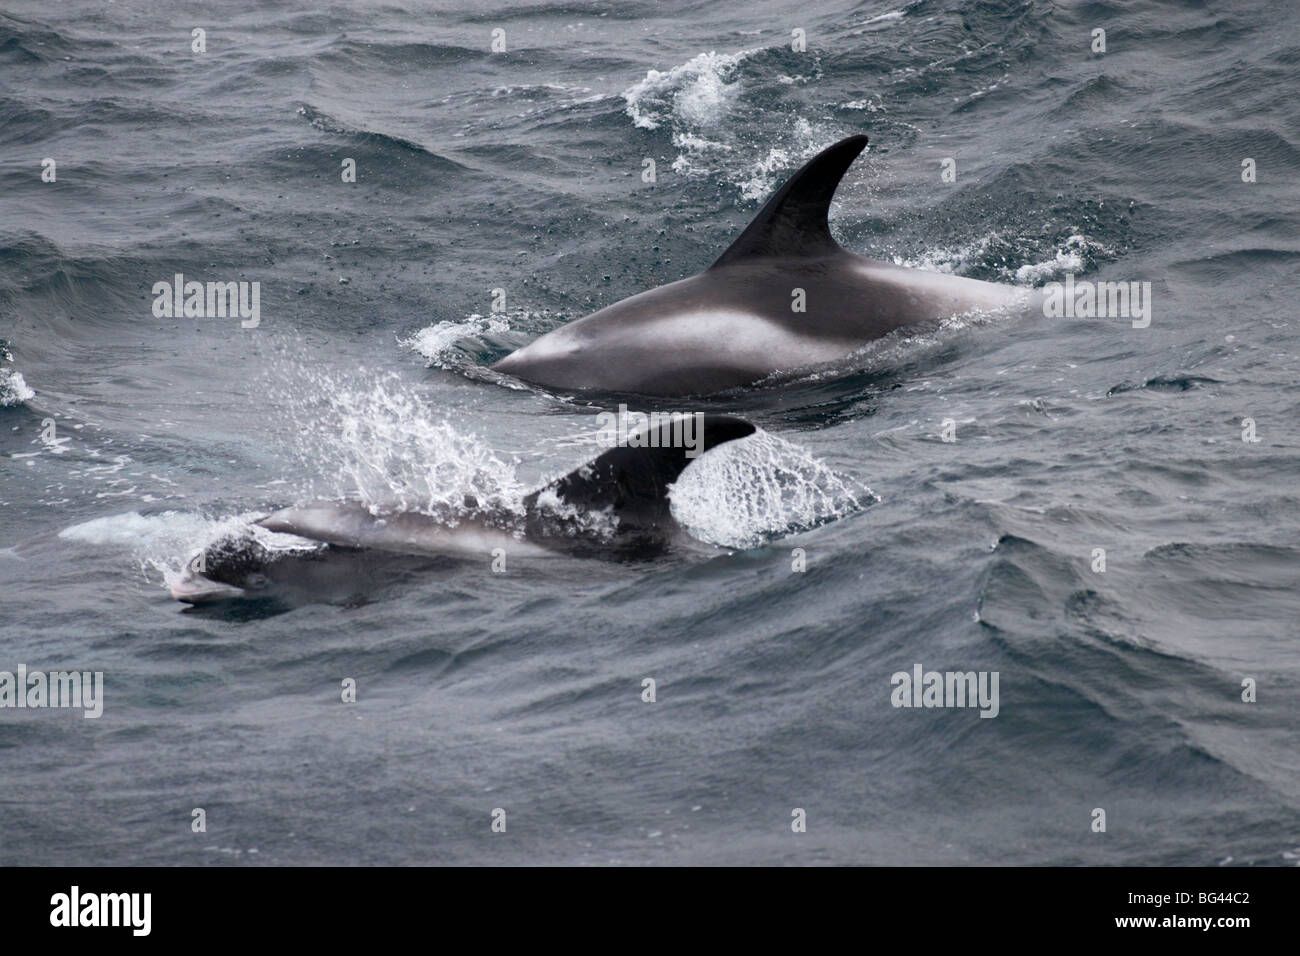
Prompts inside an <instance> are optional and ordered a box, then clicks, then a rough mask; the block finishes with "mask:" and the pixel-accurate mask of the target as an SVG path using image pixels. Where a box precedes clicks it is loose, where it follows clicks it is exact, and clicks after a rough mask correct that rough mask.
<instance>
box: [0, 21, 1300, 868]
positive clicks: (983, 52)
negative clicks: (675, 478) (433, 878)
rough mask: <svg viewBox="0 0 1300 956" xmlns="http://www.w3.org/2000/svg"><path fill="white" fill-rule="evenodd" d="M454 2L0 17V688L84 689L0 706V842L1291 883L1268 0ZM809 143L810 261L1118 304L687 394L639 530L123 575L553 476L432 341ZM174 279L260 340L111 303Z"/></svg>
mask: <svg viewBox="0 0 1300 956" xmlns="http://www.w3.org/2000/svg"><path fill="white" fill-rule="evenodd" d="M464 6H465V5H463V4H452V3H434V4H420V5H409V6H405V7H403V6H400V5H397V4H385V5H372V4H357V5H342V6H340V5H335V6H331V7H328V8H326V9H321V8H319V7H318V6H317V5H312V4H307V3H302V2H298V0H289V2H277V3H272V4H264V5H252V4H250V5H247V6H246V7H244V8H242V9H236V8H231V9H229V10H227V9H225V8H224V7H222V6H218V7H215V8H214V7H211V6H210V5H204V4H197V3H195V4H187V3H170V2H169V3H162V2H153V3H150V2H142V0H120V2H117V3H114V4H107V5H106V4H103V3H99V2H88V0H87V2H83V0H70V2H66V3H61V4H56V5H51V4H35V3H29V2H11V3H9V4H8V5H7V6H6V10H5V12H3V13H0V180H2V184H3V189H2V191H0V209H2V210H3V214H2V215H0V338H3V339H4V349H3V351H4V353H5V354H0V359H3V361H0V369H2V370H3V371H0V402H2V404H0V647H3V653H2V654H0V670H14V669H15V668H16V667H17V665H18V664H20V663H23V664H26V665H27V666H28V667H29V668H31V669H43V670H54V669H62V668H76V669H78V670H89V671H102V672H103V673H104V675H105V687H106V689H105V700H104V713H103V716H102V717H100V718H99V719H94V720H92V719H85V718H83V717H82V715H81V713H80V712H79V711H67V710H31V709H24V710H16V709H3V710H0V779H3V780H4V781H5V783H6V787H5V798H4V799H3V800H2V801H0V832H3V833H4V834H5V836H6V839H5V840H4V842H3V846H0V863H5V864H32V863H60V864H74V863H79V864H107V863H143V864H228V863H240V864H272V865H273V864H318V863H319V864H324V863H331V864H339V863H343V864H347V863H356V864H374V863H397V864H438V863H515V864H521V863H522V864H549V863H573V864H605V863H622V864H669V863H671V864H692V863H742V864H756V863H786V864H809V863H862V864H908V863H954V864H989V863H993V864H1012V863H1017V864H1162V863H1163V864H1203V865H1213V864H1217V863H1228V864H1233V865H1238V864H1256V865H1293V864H1294V863H1295V862H1296V861H1297V859H1298V858H1300V857H1298V856H1297V854H1300V782H1298V777H1297V771H1300V757H1298V756H1297V755H1298V754H1300V746H1298V744H1300V733H1298V732H1297V718H1296V714H1297V713H1298V712H1300V711H1298V709H1297V705H1298V704H1300V687H1298V681H1300V650H1298V649H1297V639H1298V638H1300V624H1297V622H1298V621H1300V589H1298V586H1300V561H1298V558H1300V550H1298V548H1300V545H1297V541H1298V540H1300V536H1298V535H1297V531H1298V529H1300V520H1298V518H1297V506H1298V505H1300V494H1298V492H1300V489H1298V487H1297V476H1298V475H1300V468H1298V465H1300V440H1298V439H1297V434H1296V422H1297V421H1298V420H1300V417H1298V414H1297V413H1298V412H1300V408H1298V403H1300V385H1298V384H1297V383H1298V381H1300V377H1298V375H1297V366H1298V364H1300V363H1298V361H1297V329H1296V302H1297V291H1298V290H1297V275H1298V274H1300V269H1298V266H1300V210H1298V209H1297V206H1296V203H1295V197H1296V193H1295V185H1294V184H1295V182H1296V176H1297V173H1298V172H1300V153H1298V146H1297V142H1296V130H1298V129H1300V105H1298V104H1300V96H1297V95H1296V94H1297V92H1300V90H1298V89H1297V87H1298V83H1297V74H1298V71H1300V28H1298V27H1297V25H1296V21H1295V19H1294V18H1287V17H1285V16H1281V15H1279V12H1278V10H1277V8H1276V5H1274V4H1269V3H1265V2H1242V3H1234V4H1232V5H1231V8H1230V9H1214V8H1211V7H1206V6H1201V5H1186V6H1184V5H1178V4H1172V5H1171V4H1163V3H1155V2H1150V0H1144V2H1138V3H1132V4H1123V5H1119V4H1111V3H1081V4H1069V5H1064V4H1049V3H1038V2H1028V3H1015V2H1010V3H985V2H959V0H914V2H911V3H905V2H902V0H884V2H876V0H872V2H862V3H843V2H837V3H832V2H812V3H805V4H801V5H799V6H798V7H797V8H794V7H791V6H790V5H789V4H776V3H764V4H757V5H755V4H750V3H746V4H693V3H678V2H670V3H619V4H612V3H608V4H607V3H592V4H576V3H574V4H558V3H540V4H529V5H524V6H520V5H516V4H500V3H496V4H494V3H484V4H476V5H474V6H475V10H474V12H466V10H465V9H464ZM795 27H799V28H802V29H803V30H805V31H806V35H807V38H808V49H807V51H806V52H803V53H796V52H794V51H792V50H791V48H790V39H791V30H792V29H793V28H795ZM1097 27H1101V28H1104V29H1105V30H1106V31H1107V40H1108V46H1107V51H1106V52H1105V53H1104V54H1096V53H1093V52H1092V51H1091V50H1090V43H1091V32H1092V30H1093V29H1095V28H1097ZM195 28H202V29H204V30H206V52H204V53H194V52H192V49H191V43H192V34H191V31H192V30H193V29H195ZM497 28H500V29H503V30H504V31H505V39H506V50H505V51H504V52H500V53H493V52H491V50H490V44H491V42H492V31H493V30H494V29H497ZM856 132H866V133H867V134H868V135H869V136H870V137H871V141H872V145H871V147H870V149H869V151H868V152H867V153H866V154H865V155H864V156H863V158H862V159H860V160H859V161H858V162H857V163H856V164H855V166H854V167H853V169H852V170H851V171H850V173H849V175H848V176H847V178H846V180H845V182H844V184H843V185H842V187H841V189H840V191H839V193H838V195H837V201H836V203H835V206H834V207H833V211H832V225H833V228H834V230H835V231H836V233H837V235H838V236H839V237H840V239H841V241H842V242H843V243H844V244H845V245H846V246H847V247H849V248H851V249H853V250H855V251H858V252H862V253H864V254H867V255H872V256H875V257H879V258H886V259H897V260H898V261H900V262H903V263H906V264H910V265H916V266H920V267H926V268H937V269H943V270H951V271H954V272H957V273H960V274H963V275H969V276H974V277H979V278H985V279H992V280H997V281H1004V282H1012V283H1018V284H1020V285H1024V286H1030V287H1037V286H1043V285H1045V284H1047V283H1049V282H1053V281H1060V280H1061V279H1062V278H1063V277H1064V275H1065V274H1066V273H1067V272H1071V273H1074V274H1076V276H1077V277H1078V278H1080V279H1088V280H1092V281H1107V280H1114V281H1121V280H1122V281H1149V282H1150V283H1151V285H1152V290H1153V304H1154V312H1153V316H1152V321H1151V324H1150V326H1149V327H1148V328H1144V329H1135V328H1133V327H1132V326H1131V324H1130V323H1128V322H1126V321H1124V320H1116V319H1098V320H1084V319H1057V320H1048V319H1045V318H1041V317H1039V318H1033V317H1031V318H1024V317H1019V318H1012V317H998V316H992V317H973V318H967V319H966V320H963V321H954V322H948V323H944V324H943V325H942V326H940V327H938V328H934V329H928V330H924V331H923V332H921V333H919V334H917V335H913V336H910V337H907V338H902V339H898V340H890V341H887V342H883V343H879V344H878V345H876V346H874V347H872V348H870V349H867V350H866V351H864V352H863V353H862V354H860V355H858V356H856V357H854V359H853V360H851V361H849V362H846V363H843V364H842V365H841V366H839V367H837V368H835V369H832V370H822V371H820V372H813V373H803V374H796V375H794V376H791V377H789V378H787V379H786V380H784V381H781V382H777V383H772V384H771V385H769V386H767V387H763V388H759V389H754V390H748V391H745V392H743V393H738V394H733V395H727V396H721V397H714V398H711V399H709V400H707V401H701V402H699V403H698V404H696V405H695V406H692V407H693V408H701V409H710V410H712V409H725V410H728V411H732V412H734V413H737V414H741V415H744V416H746V417H748V418H750V419H751V420H753V421H754V422H755V423H756V424H758V425H759V426H760V427H761V428H762V430H763V431H762V434H761V435H760V436H759V438H758V440H756V441H749V440H747V441H746V443H744V447H739V446H737V447H734V448H732V449H729V450H728V449H724V450H720V451H719V452H718V453H716V456H714V455H710V456H708V457H707V458H705V459H702V460H701V461H700V462H699V463H698V465H696V466H693V468H692V472H694V474H692V472H688V473H687V475H686V476H685V477H684V478H683V480H682V482H681V483H680V484H679V486H678V489H677V491H676V493H675V499H674V500H675V505H676V507H677V508H678V513H679V516H680V517H682V519H683V520H684V521H685V522H686V523H687V524H688V525H689V526H690V527H691V528H692V529H693V531H694V532H695V534H696V537H697V538H699V539H700V544H699V545H698V546H692V547H689V548H687V549H685V550H684V551H682V552H680V553H678V554H675V555H670V556H667V557H664V558H659V559H655V560H647V561H644V562H629V563H606V562H599V561H595V562H591V561H587V562H580V561H563V560H561V561H556V562H550V563H546V564H535V565H518V566H515V565H511V566H509V567H508V568H507V571H506V573H493V572H492V571H491V570H490V567H489V563H490V559H489V558H488V557H486V556H485V558H484V560H483V561H482V562H473V561H469V562H456V561H450V560H448V561H444V562H436V563H435V566H433V567H431V568H428V569H425V570H423V571H421V572H419V573H406V574H403V575H401V576H397V577H395V578H394V579H392V580H389V581H384V582H381V583H380V584H378V585H377V586H373V587H370V588H368V589H366V591H365V593H363V594H358V595H348V596H347V599H346V600H341V601H338V602H336V603H326V604H309V605H306V606H300V607H292V608H284V607H265V606H252V607H242V608H230V607H227V608H210V609H196V610H187V609H184V608H183V607H182V606H181V605H179V604H177V603H176V602H174V601H173V600H172V599H171V598H170V597H169V596H168V594H167V593H166V590H165V588H164V587H163V581H164V575H165V573H167V571H168V570H169V569H175V568H176V567H177V566H178V565H179V563H180V562H181V561H182V560H184V558H185V557H186V556H187V554H188V552H189V550H190V549H191V548H192V547H194V546H195V543H196V542H200V541H202V540H204V539H205V538H207V537H210V536H211V535H213V534H215V533H218V531H219V530H220V529H222V528H227V527H231V526H234V525H237V524H238V522H239V520H240V518H241V516H249V515H254V514H256V513H259V512H261V511H263V510H265V509H267V508H269V507H272V506H279V505H284V504H290V503H293V502H295V501H299V500H305V499H306V498H309V497H314V496H316V495H319V494H334V493H354V494H361V495H362V496H365V497H369V498H372V499H375V500H378V499H381V498H385V497H391V496H394V495H397V496H405V497H406V499H407V500H409V501H412V502H416V503H419V502H427V501H430V500H433V499H436V498H438V497H439V496H440V495H445V494H448V493H451V492H452V491H455V490H456V489H458V488H459V487H460V486H462V485H464V484H466V483H469V484H471V485H473V486H474V487H476V488H478V489H480V490H487V491H490V492H499V493H500V494H502V495H503V496H506V497H508V496H510V495H514V494H517V493H518V492H519V491H520V490H521V489H527V488H529V487H532V486H534V485H535V484H537V483H538V482H540V481H541V480H542V479H543V478H546V477H548V476H553V475H556V474H560V473H562V472H564V471H566V470H568V469H569V468H572V467H574V466H575V465H577V464H578V463H580V462H582V461H584V460H586V459H588V458H590V457H592V456H594V454H595V453H596V452H597V451H598V448H597V446H596V444H595V440H594V436H595V431H596V428H597V424H596V419H595V415H596V413H597V411H599V410H600V409H598V408H596V407H594V406H592V405H590V404H588V403H587V402H585V401H583V400H579V399H574V398H571V397H565V396H551V395H546V394H542V393H538V392H536V391H533V390H529V389H522V388H510V387H506V386H504V385H502V384H500V383H496V382H492V381H484V380H483V376H482V375H481V374H479V373H477V372H476V371H475V369H477V368H478V367H480V366H484V365H486V364H488V363H490V362H491V361H493V360H495V359H496V358H498V357H500V356H502V355H504V354H506V353H507V352H509V351H510V350H511V349H513V348H516V347H518V346H519V345H521V344H523V343H525V342H527V341H529V340H531V339H532V338H533V337H535V336H536V335H539V334H541V333H543V332H545V331H546V330H548V329H551V328H554V327H556V326H558V325H560V324H562V323H563V322H566V321H569V320H572V319H575V318H578V317H580V316H581V315H583V314H586V313H587V312H590V311H592V310H594V309H596V308H599V307H601V306H603V305H606V304H609V303H611V302H614V301H616V300H618V299H620V298H622V297H625V296H627V295H631V294H634V293H636V292H639V291H641V290H643V289H646V288H649V287H651V286H654V285H657V284H660V283H663V282H667V281H671V280H675V279H678V278H681V277H684V276H686V275H690V274H692V273H694V272H696V271H698V270H700V269H702V268H703V267H705V266H706V265H707V264H708V263H709V262H711V261H712V260H713V258H715V257H716V255H717V254H718V253H719V252H720V251H721V250H722V249H723V248H724V247H725V246H726V244H727V243H728V242H729V241H730V239H731V238H732V237H733V236H734V235H735V234H736V233H737V232H738V231H739V230H740V229H741V228H743V226H744V225H745V223H746V222H747V221H748V220H749V218H750V217H751V216H752V215H753V214H754V212H756V211H757V209H758V207H759V205H760V204H761V202H762V201H763V199H764V198H765V197H766V195H767V194H768V193H769V192H770V191H771V190H772V189H774V188H776V187H777V186H778V185H779V184H780V183H781V182H782V181H783V179H784V177H785V176H787V175H788V174H789V173H790V172H792V171H793V170H794V169H795V168H797V167H798V165H799V164H800V163H801V162H802V161H803V160H804V159H805V158H806V157H808V156H810V155H812V154H813V153H815V152H816V151H817V150H819V149H820V148H822V147H824V146H826V145H828V144H830V143H831V142H834V141H835V140H836V139H838V138H840V137H842V136H844V135H848V134H851V133H856ZM46 157H49V158H53V159H55V161H56V163H57V181H56V182H54V183H47V182H42V179H41V161H42V159H44V158H46ZM947 157H953V158H955V160H956V164H957V166H956V168H957V172H958V175H957V181H956V182H955V183H951V184H947V183H943V182H941V180H940V171H941V162H942V160H943V159H944V158H947ZM645 158H653V159H654V160H655V161H656V169H657V181H656V182H655V183H654V184H648V183H645V182H643V180H642V177H641V173H642V169H643V165H642V161H643V159H645ZM1246 158H1250V159H1253V160H1254V161H1255V164H1256V169H1257V181H1256V182H1254V183H1245V182H1243V181H1242V178H1241V172H1242V165H1241V164H1242V161H1243V160H1244V159H1246ZM345 159H353V160H355V163H356V169H357V177H356V182H355V183H345V182H343V181H342V176H341V167H342V164H343V162H344V160H345ZM176 273H182V274H184V275H185V276H186V277H188V278H194V279H200V280H209V279H211V280H221V281H236V280H245V281H254V280H256V281H258V282H260V289H261V324H260V326H259V327H258V328H256V329H241V328H240V327H239V323H238V321H237V320H230V319H195V318H190V319H186V318H172V319H168V318H155V316H154V314H153V312H152V308H151V306H152V302H153V295H152V294H151V289H152V287H153V285H154V283H156V282H159V281H162V280H166V281H170V280H171V278H172V276H173V275H175V274H176ZM497 288H502V289H505V290H506V308H505V310H504V311H503V312H500V313H494V312H492V290H493V289H497ZM672 407H674V408H676V407H677V406H672ZM1243 419H1251V420H1253V422H1254V423H1255V435H1256V437H1257V438H1258V441H1256V442H1244V441H1243V440H1242V435H1243V429H1244V428H1245V427H1246V426H1244V425H1243ZM945 420H950V421H951V422H952V423H953V427H955V437H956V440H955V441H951V442H950V441H945V440H943V438H944V428H945V426H944V422H945ZM47 422H53V424H54V431H53V433H50V432H49V430H48V425H47ZM43 436H44V437H43ZM796 548H798V549H803V554H804V556H805V559H806V565H807V567H806V571H803V572H802V573H800V572H795V571H793V570H792V563H793V562H794V561H795V556H794V555H793V551H794V549H796ZM1099 548H1100V549H1104V550H1105V553H1106V570H1105V572H1104V573H1098V572H1097V571H1094V570H1093V566H1094V560H1095V559H1094V557H1093V555H1094V551H1095V549H1099ZM916 664H921V665H922V666H923V667H924V668H925V669H927V670H939V671H949V670H952V671H985V672H997V673H998V674H999V676H1000V683H999V691H1000V699H999V712H998V716H997V717H996V718H994V719H982V718H980V717H979V716H978V711H977V710H974V709H969V708H967V709H926V708H921V709H913V708H906V709H904V708H895V707H894V706H892V705H891V690H892V686H891V676H892V675H893V674H894V673H895V672H899V671H906V672H909V673H910V672H911V671H912V668H913V667H914V665H916ZM345 678H351V679H353V680H355V682H356V686H357V700H356V702H355V703H351V704H344V703H343V702H342V701H341V692H340V687H341V682H342V681H343V680H344V679H345ZM646 678H653V679H654V680H655V681H656V698H657V699H656V701H655V702H654V703H653V704H651V703H646V702H643V700H642V690H643V688H642V681H643V680H644V679H646ZM1247 679H1250V680H1252V681H1254V682H1255V686H1256V697H1257V699H1256V700H1255V702H1253V703H1246V702H1244V701H1243V700H1242V693H1243V685H1242V682H1243V681H1244V680H1247ZM195 808H202V809H203V810H204V811H205V812H206V822H207V829H206V832H204V833H195V832H193V831H192V829H191V821H192V811H193V810H194V809H195ZM496 808H501V809H504V810H505V811H506V815H507V829H506V832H505V833H493V832H492V829H491V822H492V818H491V814H492V811H493V810H494V809H496ZM796 808H799V809H803V810H804V811H806V816H807V832H805V833H798V834H796V833H794V832H792V829H791V821H792V811H793V810H794V809H796ZM1096 808H1102V809H1104V810H1105V811H1106V831H1105V832H1104V833H1097V832H1093V830H1092V825H1093V820H1094V813H1093V811H1094V810H1095V809H1096Z"/></svg>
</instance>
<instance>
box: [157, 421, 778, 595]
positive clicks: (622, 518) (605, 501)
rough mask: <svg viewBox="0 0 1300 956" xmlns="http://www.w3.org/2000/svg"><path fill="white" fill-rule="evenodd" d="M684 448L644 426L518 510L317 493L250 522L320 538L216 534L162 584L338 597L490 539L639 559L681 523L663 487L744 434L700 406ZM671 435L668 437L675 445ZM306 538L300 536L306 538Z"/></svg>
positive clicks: (530, 552) (508, 545)
mask: <svg viewBox="0 0 1300 956" xmlns="http://www.w3.org/2000/svg"><path fill="white" fill-rule="evenodd" d="M695 422H696V427H695V430H694V434H693V435H689V436H687V440H688V441H689V442H690V443H691V444H690V447H686V446H685V445H683V444H682V439H683V434H682V431H681V428H680V426H677V427H676V430H675V428H674V424H673V423H672V422H671V421H666V422H662V423H660V424H658V425H657V426H656V425H653V424H652V425H651V427H649V428H646V429H644V430H642V431H640V432H638V433H637V435H636V436H635V437H634V438H629V439H628V444H627V445H626V446H619V447H616V448H613V449H610V450H609V451H607V452H605V453H603V454H602V455H600V456H599V457H598V458H596V459H595V460H594V461H591V462H589V463H587V464H585V465H583V466H582V467H581V468H578V469H577V470H575V471H573V472H571V473H569V474H567V475H565V476H564V477H562V478H558V479H556V480H555V481H552V482H551V483H549V484H547V485H545V486H544V487H542V488H539V489H538V490H536V491H534V492H533V493H532V494H530V495H528V496H527V497H525V498H524V500H523V510H522V513H516V512H513V511H511V512H506V513H501V512H493V511H491V510H489V509H482V508H479V507H478V506H477V505H476V504H475V503H474V502H473V501H472V500H467V501H466V507H465V508H464V509H461V510H458V511H457V512H456V513H455V514H454V515H447V516H444V517H442V518H440V517H438V516H436V515H429V514H425V513H423V512H413V511H394V512H390V513H386V514H383V513H381V514H378V515H376V514H373V513H371V511H370V510H369V509H368V508H366V507H365V506H364V505H363V504H361V503H360V502H357V501H346V500H345V501H318V502H314V503H312V504H308V505H304V506H301V507H293V508H285V509H283V510H280V511H276V512H275V513H273V514H270V515H267V516H266V517H264V518H261V519H259V520H258V521H257V522H256V524H258V525H260V526H261V527H263V528H266V529H267V530H268V531H276V532H282V533H285V534H292V535H296V536H297V537H299V538H303V539H306V542H318V543H319V544H320V545H321V546H319V547H310V546H308V547H306V548H304V549H299V550H294V551H274V550H271V549H269V548H268V547H267V546H266V545H264V544H263V543H262V542H260V541H258V540H257V539H256V537H255V536H254V535H253V534H252V533H251V532H247V533H243V534H239V535H235V536H233V537H228V538H224V539H222V540H220V541H217V542H215V543H214V544H212V545H210V546H209V547H208V548H207V549H205V550H204V552H203V553H202V562H201V564H199V566H200V567H201V568H202V570H201V571H199V570H196V569H195V567H196V562H195V561H191V562H190V563H189V564H188V565H187V567H186V569H185V571H184V572H182V573H181V575H180V576H179V577H178V578H176V579H175V580H174V581H172V582H171V583H170V585H169V586H170V589H171V593H172V596H173V597H175V598H176V599H177V600H178V601H184V602H186V603H188V604H206V603H210V602H214V601H222V600H229V599H232V598H264V597H271V598H284V597H286V596H291V599H293V600H319V599H321V598H322V596H327V595H329V594H330V593H331V592H332V594H333V596H335V597H339V596H342V597H346V596H347V595H348V594H349V593H351V591H352V590H355V587H356V584H357V582H359V581H361V580H362V579H364V578H366V577H368V576H369V577H375V576H379V577H382V576H384V575H392V574H396V573H398V572H399V571H402V570H410V569H411V568H413V567H417V566H418V565H419V561H414V562H413V559H423V562H424V564H425V565H426V566H427V563H428V559H429V558H430V557H435V556H440V557H453V558H454V557H460V558H466V557H474V558H476V559H481V560H491V558H492V556H493V551H494V549H496V548H504V549H505V552H506V554H507V555H509V556H512V557H524V558H528V557H543V556H550V555H556V554H568V555H571V556H578V557H602V558H615V559H628V558H642V557H649V556H653V555H655V554H658V553H660V552H662V551H663V550H665V549H666V547H667V545H668V544H669V543H670V541H671V539H672V537H673V536H674V535H675V534H676V533H678V532H679V530H680V529H678V528H677V526H676V523H675V522H674V521H673V518H672V513H671V511H670V508H669V486H670V485H672V483H673V482H675V481H676V480H677V479H678V478H679V477H680V476H681V473H682V472H683V471H684V470H685V469H686V467H687V466H688V465H689V464H690V463H691V462H692V461H694V460H695V458H696V457H697V456H698V455H701V454H704V453H705V452H707V451H708V450H709V449H711V448H716V447H717V446H719V445H722V444H724V443H726V442H729V441H734V440H735V439H737V438H744V437H746V436H748V435H752V434H753V433H754V430H755V429H754V426H753V425H751V424H750V423H749V422H747V421H744V420H743V419H740V418H733V417H732V416H729V415H699V416H698V417H697V418H696V419H695ZM674 441H676V442H677V443H676V444H674ZM306 542H304V544H306Z"/></svg>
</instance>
